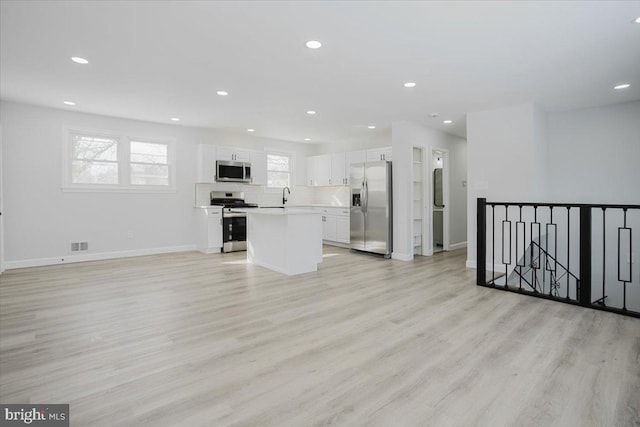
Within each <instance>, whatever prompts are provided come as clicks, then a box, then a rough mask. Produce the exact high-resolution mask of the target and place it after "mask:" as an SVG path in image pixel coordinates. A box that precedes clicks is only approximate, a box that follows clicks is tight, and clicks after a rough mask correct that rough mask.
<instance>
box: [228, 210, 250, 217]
mask: <svg viewBox="0 0 640 427" xmlns="http://www.w3.org/2000/svg"><path fill="white" fill-rule="evenodd" d="M222 216H223V217H224V218H245V217H246V216H247V213H246V212H234V211H231V212H223V213H222Z"/></svg>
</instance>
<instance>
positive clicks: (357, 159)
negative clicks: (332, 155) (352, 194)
mask: <svg viewBox="0 0 640 427" xmlns="http://www.w3.org/2000/svg"><path fill="white" fill-rule="evenodd" d="M366 159H367V152H366V151H365V150H357V151H349V152H348V153H345V155H344V167H345V178H346V181H345V182H346V183H347V184H351V182H350V181H349V180H350V178H349V176H350V173H351V165H352V164H354V163H364V162H365V160H366Z"/></svg>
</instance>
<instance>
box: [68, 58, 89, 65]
mask: <svg viewBox="0 0 640 427" xmlns="http://www.w3.org/2000/svg"><path fill="white" fill-rule="evenodd" d="M71 60H72V61H73V62H76V63H78V64H83V65H85V64H88V63H89V61H87V60H86V59H84V58H80V57H79V56H72V57H71Z"/></svg>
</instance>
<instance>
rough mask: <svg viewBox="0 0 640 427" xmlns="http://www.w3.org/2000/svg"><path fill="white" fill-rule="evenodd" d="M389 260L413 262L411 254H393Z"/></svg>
mask: <svg viewBox="0 0 640 427" xmlns="http://www.w3.org/2000/svg"><path fill="white" fill-rule="evenodd" d="M391 259H397V260H398V261H413V254H403V253H400V252H393V253H392V254H391Z"/></svg>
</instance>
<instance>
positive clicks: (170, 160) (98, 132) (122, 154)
mask: <svg viewBox="0 0 640 427" xmlns="http://www.w3.org/2000/svg"><path fill="white" fill-rule="evenodd" d="M73 135H90V136H98V137H103V138H110V139H113V140H115V141H117V154H118V156H117V162H116V164H117V166H118V183H117V184H74V183H72V179H71V164H72V161H73V159H72V158H71V157H72V156H71V155H72V151H71V138H72V136H73ZM131 142H147V143H151V144H164V145H166V146H167V166H168V169H169V184H168V185H148V186H147V185H141V184H130V183H129V182H130V180H131V176H130V170H129V169H130V167H131V156H130V150H131ZM61 152H62V185H61V190H62V191H63V192H78V193H113V192H116V193H175V192H176V189H177V177H176V169H177V158H176V140H175V139H174V138H157V137H138V136H128V135H124V134H123V133H122V132H116V131H107V130H103V129H91V128H83V127H75V126H68V125H64V126H62V150H61Z"/></svg>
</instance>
